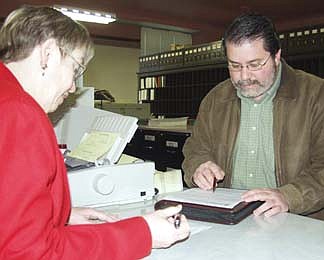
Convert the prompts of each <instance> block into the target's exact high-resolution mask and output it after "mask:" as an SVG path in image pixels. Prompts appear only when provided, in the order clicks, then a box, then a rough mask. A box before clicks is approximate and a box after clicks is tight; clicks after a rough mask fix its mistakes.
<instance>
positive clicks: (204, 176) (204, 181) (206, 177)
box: [192, 161, 225, 190]
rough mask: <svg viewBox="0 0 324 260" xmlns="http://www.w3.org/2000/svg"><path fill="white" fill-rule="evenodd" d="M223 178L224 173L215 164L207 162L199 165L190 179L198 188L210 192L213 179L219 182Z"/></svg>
mask: <svg viewBox="0 0 324 260" xmlns="http://www.w3.org/2000/svg"><path fill="white" fill-rule="evenodd" d="M224 176H225V173H224V171H223V170H222V169H221V168H220V167H219V166H218V165H217V164H216V163H214V162H211V161H208V162H205V163H202V164H200V166H199V167H198V168H197V169H196V171H195V173H194V175H193V176H192V178H193V181H194V183H196V184H197V186H198V187H199V188H201V189H203V190H210V189H212V188H213V183H214V179H215V178H216V180H217V181H221V180H222V179H224Z"/></svg>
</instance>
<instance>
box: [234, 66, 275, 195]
mask: <svg viewBox="0 0 324 260" xmlns="http://www.w3.org/2000/svg"><path fill="white" fill-rule="evenodd" d="M280 79H281V63H280V65H279V68H278V74H277V77H276V79H275V82H274V83H273V86H272V87H271V88H270V89H269V90H268V91H267V92H266V93H265V94H266V95H265V96H264V98H263V99H262V100H261V102H258V103H256V102H255V101H254V100H253V99H251V98H246V97H243V96H241V95H240V94H239V93H237V95H238V97H239V98H240V99H241V120H240V129H239V132H238V136H237V140H236V144H235V148H234V157H233V175H232V176H233V177H232V187H233V188H238V189H253V188H261V187H269V188H275V187H277V184H276V178H275V162H274V148H273V132H272V130H273V103H272V100H273V98H274V97H275V95H276V93H277V90H278V88H279V85H280Z"/></svg>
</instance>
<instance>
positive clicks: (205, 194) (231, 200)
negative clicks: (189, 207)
mask: <svg viewBox="0 0 324 260" xmlns="http://www.w3.org/2000/svg"><path fill="white" fill-rule="evenodd" d="M245 191H246V190H237V189H226V188H216V190H215V192H213V191H212V190H207V191H206V190H202V189H199V188H193V189H188V190H185V191H182V192H175V193H172V194H169V195H167V196H165V197H163V199H164V200H172V201H179V202H187V203H193V204H199V205H206V206H212V207H222V208H228V209H232V208H234V207H235V206H236V205H237V204H239V203H240V202H241V201H242V200H241V195H242V194H243V193H244V192H245Z"/></svg>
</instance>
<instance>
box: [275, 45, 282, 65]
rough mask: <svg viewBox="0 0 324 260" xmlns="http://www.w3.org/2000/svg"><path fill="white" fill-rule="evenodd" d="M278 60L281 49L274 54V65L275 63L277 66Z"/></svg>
mask: <svg viewBox="0 0 324 260" xmlns="http://www.w3.org/2000/svg"><path fill="white" fill-rule="evenodd" d="M280 58H281V49H279V50H278V51H277V53H276V54H275V63H276V65H277V66H278V65H279V63H280Z"/></svg>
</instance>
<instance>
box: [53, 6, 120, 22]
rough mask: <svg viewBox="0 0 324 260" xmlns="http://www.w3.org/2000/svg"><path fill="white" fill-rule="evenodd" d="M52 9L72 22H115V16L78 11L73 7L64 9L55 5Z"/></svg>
mask: <svg viewBox="0 0 324 260" xmlns="http://www.w3.org/2000/svg"><path fill="white" fill-rule="evenodd" d="M54 9H56V10H58V11H60V12H61V13H63V14H65V15H66V16H69V17H70V18H72V19H73V20H78V21H83V22H89V23H102V24H108V23H112V22H114V21H116V16H115V15H113V14H111V13H105V12H98V11H90V10H84V9H78V8H74V7H64V6H58V5H55V6H54Z"/></svg>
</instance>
